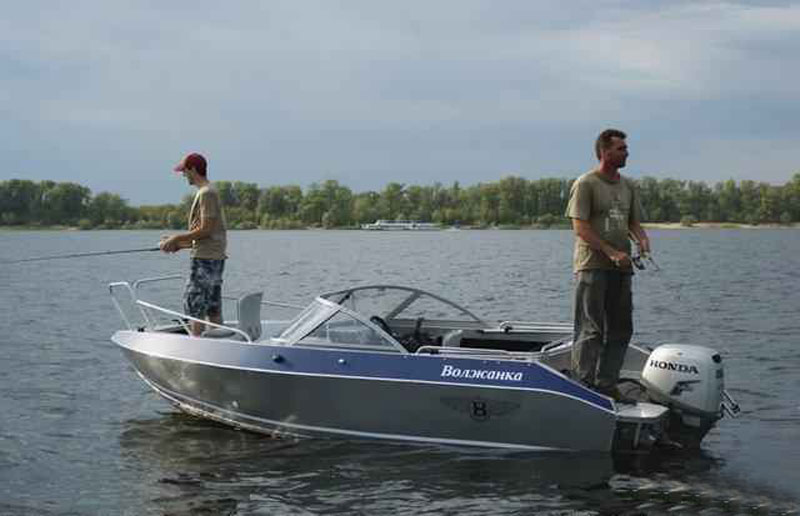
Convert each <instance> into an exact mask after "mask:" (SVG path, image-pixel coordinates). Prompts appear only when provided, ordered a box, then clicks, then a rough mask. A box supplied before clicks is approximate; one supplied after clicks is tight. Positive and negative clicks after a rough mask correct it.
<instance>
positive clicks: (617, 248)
mask: <svg viewBox="0 0 800 516" xmlns="http://www.w3.org/2000/svg"><path fill="white" fill-rule="evenodd" d="M625 139H626V135H625V133H624V132H622V131H619V130H616V129H606V130H605V131H603V132H602V133H600V135H599V136H598V137H597V141H596V143H595V154H596V155H597V159H598V160H599V163H598V165H597V167H596V168H595V169H593V170H591V171H589V172H587V173H585V174H583V175H582V176H580V177H579V178H578V179H577V180H576V181H575V182H574V183H573V185H572V189H571V190H570V197H569V204H568V206H567V212H566V216H567V217H569V218H570V219H572V227H573V230H574V232H575V250H574V255H573V269H574V271H575V276H576V286H575V319H574V334H573V339H574V343H573V347H572V372H573V377H575V378H577V379H578V380H579V381H581V382H582V383H584V384H586V385H588V386H590V387H592V388H594V389H596V390H597V391H599V392H601V393H603V394H606V395H608V396H610V397H612V398H614V399H615V400H617V401H627V400H625V399H623V396H622V395H621V393H620V392H619V389H618V388H617V381H618V380H619V373H620V370H621V369H622V364H623V361H624V358H625V352H626V350H627V348H628V343H629V342H630V340H631V336H632V335H633V303H632V293H631V278H632V276H633V268H632V262H631V243H630V240H629V239H628V238H629V235H631V236H632V237H633V238H634V239H635V240H636V242H637V244H638V245H639V251H640V252H641V253H643V254H646V253H649V252H650V241H649V240H648V238H647V234H646V233H645V231H644V229H643V228H642V226H641V219H642V207H641V202H640V199H639V193H638V190H637V188H636V186H635V185H634V183H633V181H632V180H631V179H629V178H627V177H623V176H622V175H620V173H619V169H620V168H623V167H624V166H625V162H626V160H627V158H628V146H627V144H626V142H625Z"/></svg>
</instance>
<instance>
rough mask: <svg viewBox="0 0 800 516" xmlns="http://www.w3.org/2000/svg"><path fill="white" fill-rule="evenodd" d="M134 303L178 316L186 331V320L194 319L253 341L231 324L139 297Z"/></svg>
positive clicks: (247, 340)
mask: <svg viewBox="0 0 800 516" xmlns="http://www.w3.org/2000/svg"><path fill="white" fill-rule="evenodd" d="M136 304H137V305H139V306H143V307H147V308H149V309H151V310H156V311H158V312H161V313H164V314H166V315H172V316H175V317H178V321H179V322H180V324H181V325H182V326H183V327H184V328H185V329H186V331H187V332H188V331H189V328H188V324H187V322H188V321H194V322H199V323H202V324H204V325H206V326H211V327H213V328H219V329H222V330H229V331H232V332H234V333H236V334H238V335H241V336H242V337H244V340H245V341H246V342H253V339H251V338H250V335H248V334H247V333H246V332H244V331H242V330H240V329H239V328H234V327H233V326H225V325H224V324H217V323H213V322H211V321H206V320H205V319H198V318H197V317H192V316H191V315H186V314H184V313H181V312H177V311H175V310H170V309H168V308H164V307H163V306H158V305H154V304H153V303H148V302H147V301H142V300H141V299H138V300H137V301H136Z"/></svg>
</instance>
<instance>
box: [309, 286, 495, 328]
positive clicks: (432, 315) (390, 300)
mask: <svg viewBox="0 0 800 516" xmlns="http://www.w3.org/2000/svg"><path fill="white" fill-rule="evenodd" d="M323 297H325V298H326V299H330V300H331V301H333V302H334V303H339V304H341V305H342V306H344V307H346V308H348V309H350V310H352V311H354V312H358V313H359V314H361V315H364V316H366V317H371V316H373V315H377V316H379V317H382V318H384V319H387V320H389V319H398V318H404V319H416V318H419V317H423V318H425V319H443V320H451V321H480V319H479V318H478V317H476V316H475V315H474V314H472V313H471V312H469V311H468V310H466V309H465V308H463V307H460V306H458V305H456V304H455V303H452V302H450V301H447V300H445V299H442V298H439V297H437V296H435V295H433V294H429V293H427V292H424V291H422V290H418V289H414V288H408V287H400V286H390V285H386V286H369V287H359V288H354V289H349V290H343V291H339V292H333V293H331V294H326V295H325V296H323Z"/></svg>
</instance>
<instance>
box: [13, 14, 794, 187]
mask: <svg viewBox="0 0 800 516" xmlns="http://www.w3.org/2000/svg"><path fill="white" fill-rule="evenodd" d="M798 28H800V6H797V5H795V4H793V3H765V2H748V3H733V2H716V3H715V2H704V3H696V2H656V1H649V2H619V1H610V0H609V1H600V2H597V1H595V2H588V1H577V2H568V3H564V2H527V1H522V0H520V1H508V2H502V3H496V2H489V1H482V0H463V1H441V2H423V1H420V0H415V1H410V2H404V3H402V4H391V3H388V4H387V3H384V2H369V1H366V0H364V1H348V2H329V1H310V0H301V1H270V2H245V3H236V4H219V3H216V2H205V1H203V2H169V3H166V4H164V3H163V2H161V3H159V2H140V1H138V2H133V1H131V2H112V3H107V2H99V1H95V0H84V1H78V2H71V3H68V4H59V5H55V4H53V5H50V6H49V8H48V9H42V7H41V6H40V5H35V4H28V3H17V4H14V5H12V6H10V7H8V8H7V9H6V13H4V17H3V20H0V33H1V34H2V35H0V41H1V42H2V45H1V46H0V73H2V74H3V77H4V88H3V89H2V90H0V112H2V114H3V118H2V121H0V137H2V140H3V143H0V170H2V171H1V172H0V179H4V178H9V177H20V176H21V175H22V176H28V177H31V178H45V177H46V178H51V179H55V180H73V181H77V182H82V183H84V184H88V185H89V186H90V187H92V189H93V190H98V189H99V188H103V189H110V190H112V191H115V192H118V193H120V194H122V195H123V197H129V198H131V199H132V200H134V201H135V202H165V201H166V200H168V199H170V198H177V197H179V195H180V194H181V193H182V191H183V190H181V189H182V188H184V186H183V185H180V184H171V185H169V186H164V187H159V188H158V189H154V188H152V185H153V184H162V183H163V182H164V181H165V177H170V176H169V175H165V172H164V171H165V170H167V169H168V166H169V165H170V164H172V162H173V161H174V160H175V159H177V158H178V157H179V156H180V154H181V153H182V152H184V151H186V150H190V149H195V150H203V151H204V152H206V153H207V154H209V156H210V158H211V160H212V165H214V166H216V168H213V167H212V171H218V173H219V174H220V176H223V178H225V179H232V180H235V179H239V180H244V181H253V182H258V183H260V184H273V183H279V184H286V183H300V184H308V183H310V182H312V181H318V180H322V179H327V178H334V179H341V180H343V181H345V182H346V184H348V185H349V186H351V187H353V188H355V189H365V188H379V187H380V186H382V185H383V184H385V183H387V182H389V181H392V180H396V181H400V182H406V183H409V182H416V183H427V182H431V181H434V180H440V181H442V182H449V181H452V180H456V179H458V180H460V181H462V183H471V182H476V181H481V180H484V181H485V180H492V179H496V178H497V177H498V176H499V175H500V174H501V173H505V172H508V171H515V172H517V173H520V174H524V175H527V176H529V177H532V176H537V175H539V176H542V175H552V174H558V175H572V174H575V173H577V172H580V171H582V170H584V169H585V168H587V167H588V166H591V165H592V160H591V141H592V139H593V138H594V135H595V134H596V132H597V131H598V130H599V129H601V128H602V127H605V126H608V125H617V126H620V127H622V128H624V129H627V130H628V131H629V133H630V134H631V137H632V138H633V139H635V140H636V139H640V140H636V141H634V143H635V144H636V145H637V146H638V149H640V152H639V154H638V155H634V157H635V158H636V159H634V160H633V163H635V164H636V166H637V167H638V166H640V167H641V168H642V169H645V170H654V169H659V164H660V163H662V162H663V161H664V148H669V149H688V148H694V147H695V146H696V145H707V146H706V147H704V148H703V149H701V150H700V151H698V152H693V153H692V156H693V158H692V159H693V160H694V161H693V160H690V159H688V158H687V159H680V160H677V159H675V160H673V162H674V163H675V167H676V170H675V171H674V173H675V174H678V173H683V172H682V171H683V170H692V171H697V174H699V175H701V176H702V177H698V178H697V179H708V180H712V181H713V180H717V179H718V178H719V172H715V170H716V168H717V163H722V162H724V161H725V159H727V158H726V156H729V155H730V154H731V153H730V152H728V153H726V152H724V150H725V148H726V145H725V144H726V142H730V144H731V145H732V146H737V147H739V148H742V147H744V148H746V147H747V145H748V142H751V143H752V144H753V145H763V144H764V142H765V141H775V142H790V141H792V140H793V139H796V137H797V136H798V131H799V130H800V127H798V122H797V121H796V120H800V117H797V116H796V115H798V114H800V113H797V110H798V108H797V107H796V106H799V105H800V104H798V102H797V101H798V100H800V99H798V93H797V91H796V88H795V84H796V83H797V79H798V72H797V71H796V67H794V66H793V63H794V61H795V57H794V53H795V52H794V49H795V48H797V46H798V38H800V36H798V34H800V31H798ZM781 145H782V143H781ZM636 148H637V147H634V149H636ZM792 159H793V158H792V157H791V155H790V153H787V152H777V153H775V155H774V156H773V158H771V163H772V164H771V167H772V168H773V169H774V170H775V171H776V172H775V173H774V177H776V180H777V181H779V180H780V172H779V170H781V169H785V174H786V177H787V178H788V177H790V175H791V173H792V172H793V170H794V169H795V168H796V167H794V165H793V161H792ZM753 166H756V164H755V163H754V164H753ZM678 167H682V168H681V170H677V168H678ZM743 174H745V175H746V171H745V172H743ZM131 177H137V178H139V179H140V181H139V183H140V184H136V183H134V184H132V183H131V181H130V178H131ZM123 188H125V189H126V191H121V190H122V189H123Z"/></svg>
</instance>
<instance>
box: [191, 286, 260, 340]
mask: <svg viewBox="0 0 800 516" xmlns="http://www.w3.org/2000/svg"><path fill="white" fill-rule="evenodd" d="M262 297H263V293H262V292H251V293H250V294H245V295H244V296H242V297H240V298H239V299H238V300H237V301H236V319H237V320H238V323H237V324H236V328H237V329H239V330H242V331H243V332H245V333H246V334H247V335H249V336H250V340H253V341H256V340H258V338H259V337H261V298H262ZM203 337H208V338H212V339H234V340H244V337H243V336H242V335H241V334H239V333H236V332H235V331H233V330H231V329H229V328H211V329H209V330H206V331H204V332H203Z"/></svg>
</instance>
